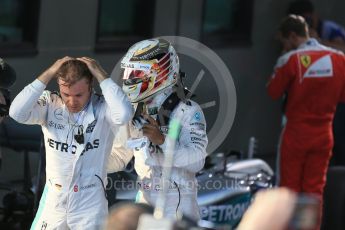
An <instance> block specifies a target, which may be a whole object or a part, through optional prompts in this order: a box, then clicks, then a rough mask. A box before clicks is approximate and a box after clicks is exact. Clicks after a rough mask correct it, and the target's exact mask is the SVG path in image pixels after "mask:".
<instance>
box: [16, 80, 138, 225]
mask: <svg viewBox="0 0 345 230" xmlns="http://www.w3.org/2000/svg"><path fill="white" fill-rule="evenodd" d="M45 87H46V86H45V85H44V84H43V83H42V82H40V81H39V80H35V81H34V82H33V83H31V84H29V85H28V86H26V87H25V88H24V89H23V90H22V91H21V92H20V93H19V94H18V95H17V97H16V98H15V99H14V101H13V103H12V106H11V108H10V116H11V117H12V118H13V119H14V120H16V121H18V122H20V123H24V124H39V125H41V126H42V131H43V134H44V141H45V148H46V184H45V188H44V192H43V194H42V197H41V201H40V205H39V209H38V211H37V213H36V217H35V220H34V222H33V223H32V226H31V229H40V230H41V229H88V230H89V229H99V228H100V226H101V225H102V222H103V220H104V217H105V216H106V215H107V213H108V206H107V204H108V202H107V199H106V196H105V188H104V186H105V184H104V183H105V179H106V176H107V174H106V166H107V161H108V158H109V154H110V151H111V147H112V143H113V141H114V135H115V134H116V133H117V131H118V127H119V126H120V125H122V124H125V123H126V122H128V120H129V119H130V118H131V116H132V107H131V104H130V103H129V101H128V100H127V97H126V95H125V94H124V93H123V92H122V90H121V88H120V87H119V86H117V85H116V84H115V83H114V82H113V81H112V80H111V79H106V80H103V81H102V82H101V84H100V87H101V89H102V93H103V94H104V96H100V95H96V94H92V96H91V99H90V101H89V103H88V104H87V107H86V108H84V110H83V111H84V114H83V115H81V116H80V117H81V119H79V122H78V121H75V120H73V118H71V114H70V113H69V112H68V109H67V107H66V106H65V104H64V103H63V101H62V99H61V97H60V96H58V95H57V94H56V93H51V92H49V91H44V89H45ZM83 111H82V112H83ZM79 125H83V134H84V144H79V143H77V142H76V140H75V138H74V135H75V134H76V128H75V126H79Z"/></svg>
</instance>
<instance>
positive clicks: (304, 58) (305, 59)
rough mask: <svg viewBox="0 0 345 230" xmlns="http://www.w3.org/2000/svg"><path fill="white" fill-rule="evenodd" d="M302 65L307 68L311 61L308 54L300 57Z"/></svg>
mask: <svg viewBox="0 0 345 230" xmlns="http://www.w3.org/2000/svg"><path fill="white" fill-rule="evenodd" d="M300 59H301V63H302V65H303V66H304V67H305V68H307V67H308V66H309V65H310V63H311V58H310V56H309V55H302V56H301V57H300Z"/></svg>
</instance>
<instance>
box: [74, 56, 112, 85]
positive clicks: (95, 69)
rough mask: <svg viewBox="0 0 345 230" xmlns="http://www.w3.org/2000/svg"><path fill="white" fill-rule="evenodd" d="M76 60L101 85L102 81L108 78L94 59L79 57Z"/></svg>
mask: <svg viewBox="0 0 345 230" xmlns="http://www.w3.org/2000/svg"><path fill="white" fill-rule="evenodd" d="M77 60H79V61H82V62H84V63H85V64H86V65H87V67H88V68H89V70H90V72H91V73H92V75H93V76H94V77H95V78H96V79H97V80H98V82H99V83H101V82H102V81H103V80H104V79H106V78H108V74H107V72H106V71H105V70H104V69H103V68H102V66H101V65H100V64H99V63H98V62H97V61H96V60H94V59H92V58H90V57H81V58H77Z"/></svg>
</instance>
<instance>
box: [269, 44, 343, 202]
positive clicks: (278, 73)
mask: <svg viewBox="0 0 345 230" xmlns="http://www.w3.org/2000/svg"><path fill="white" fill-rule="evenodd" d="M285 92H287V105H286V117H287V123H286V126H285V128H284V130H283V132H282V137H281V144H280V185H281V186H286V187H289V188H291V189H293V190H294V191H296V192H304V193H313V194H316V195H317V196H318V197H319V198H320V199H321V201H322V194H323V188H324V185H325V181H326V171H327V166H328V162H329V159H330V157H331V153H332V146H333V134H332V121H333V116H334V113H335V110H336V105H337V104H338V102H345V57H344V55H343V53H341V52H340V51H336V50H334V49H331V48H328V47H325V46H323V45H320V44H319V43H318V42H317V40H315V39H309V40H308V41H306V42H305V43H304V44H302V45H300V47H298V49H296V50H294V51H290V52H288V53H286V54H285V55H283V56H281V57H280V58H279V59H278V62H277V64H276V67H275V70H274V74H273V75H272V77H271V80H270V81H269V83H268V93H269V95H270V96H271V97H272V98H273V99H278V98H279V97H281V96H282V95H283V94H284V93H285ZM321 205H322V204H321Z"/></svg>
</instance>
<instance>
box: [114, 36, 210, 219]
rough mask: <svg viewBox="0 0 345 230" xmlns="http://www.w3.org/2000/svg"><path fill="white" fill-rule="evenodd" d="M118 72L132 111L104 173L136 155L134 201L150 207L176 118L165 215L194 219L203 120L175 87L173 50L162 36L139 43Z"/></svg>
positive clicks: (197, 108) (203, 145)
mask: <svg viewBox="0 0 345 230" xmlns="http://www.w3.org/2000/svg"><path fill="white" fill-rule="evenodd" d="M121 69H122V78H123V90H124V91H125V93H127V95H128V97H129V98H130V100H131V102H132V104H133V106H134V107H135V108H136V112H135V115H134V118H133V120H132V122H130V124H128V125H127V126H123V127H121V128H120V131H119V135H118V136H117V137H116V139H115V141H114V145H113V150H112V154H111V157H110V160H109V165H108V171H109V172H114V171H119V170H121V169H123V168H124V167H125V166H126V165H127V163H128V162H129V161H130V160H131V158H132V156H134V158H135V163H134V168H135V170H136V172H137V174H138V181H137V184H138V187H139V192H138V194H137V197H136V202H143V203H148V204H150V205H153V206H154V205H155V202H156V200H157V197H158V194H159V192H160V190H161V188H160V182H161V176H162V164H163V161H164V157H165V156H164V155H165V153H166V152H167V143H166V142H167V141H166V139H167V138H166V135H167V133H168V125H169V121H170V120H171V119H174V118H177V115H178V117H179V118H180V120H179V122H180V124H181V129H180V132H179V134H178V138H177V140H176V144H175V148H174V152H173V163H172V170H171V171H172V173H171V177H170V178H169V181H170V185H169V189H168V192H167V196H166V207H165V210H164V216H165V217H168V218H175V217H177V216H178V214H180V213H182V214H183V215H186V216H188V217H190V218H193V219H195V220H198V219H199V218H200V215H199V208H198V204H197V184H196V183H197V182H196V178H195V174H196V173H197V172H198V171H200V170H201V169H202V168H203V166H204V161H205V157H206V147H207V143H208V140H207V136H206V121H205V117H204V114H203V112H202V110H201V108H200V106H199V105H198V104H197V103H196V102H194V101H192V100H188V99H185V97H184V90H183V89H182V88H181V87H180V88H179V87H178V86H179V85H180V86H181V84H180V83H181V81H180V73H179V59H178V56H177V54H176V51H175V49H174V48H173V47H172V45H171V44H170V42H168V41H167V40H164V39H160V38H155V39H149V40H144V41H141V42H138V43H136V44H134V45H133V46H132V47H131V48H130V49H129V50H128V52H127V54H126V55H125V56H124V57H123V59H122V61H121ZM178 89H182V93H181V90H180V91H179V90H178ZM181 95H182V96H181Z"/></svg>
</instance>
